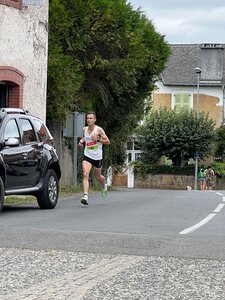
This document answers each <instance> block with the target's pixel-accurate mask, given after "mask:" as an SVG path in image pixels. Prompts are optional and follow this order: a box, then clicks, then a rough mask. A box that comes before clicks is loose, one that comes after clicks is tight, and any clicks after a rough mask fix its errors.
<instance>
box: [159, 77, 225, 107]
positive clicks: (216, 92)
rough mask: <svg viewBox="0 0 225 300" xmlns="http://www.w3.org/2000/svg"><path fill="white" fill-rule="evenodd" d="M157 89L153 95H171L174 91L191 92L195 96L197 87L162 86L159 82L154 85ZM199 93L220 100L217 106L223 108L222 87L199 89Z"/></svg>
mask: <svg viewBox="0 0 225 300" xmlns="http://www.w3.org/2000/svg"><path fill="white" fill-rule="evenodd" d="M156 85H157V87H158V89H157V90H156V91H154V93H167V94H171V93H173V92H175V91H179V90H180V91H189V92H190V91H192V93H193V94H197V86H196V87H194V86H193V87H190V86H187V87H185V86H181V87H178V86H176V87H175V86H164V85H163V84H162V83H161V82H159V81H158V82H157V83H156ZM199 93H200V94H204V95H208V96H213V97H218V98H219V99H220V102H219V103H218V104H217V106H223V89H222V87H201V86H200V88H199Z"/></svg>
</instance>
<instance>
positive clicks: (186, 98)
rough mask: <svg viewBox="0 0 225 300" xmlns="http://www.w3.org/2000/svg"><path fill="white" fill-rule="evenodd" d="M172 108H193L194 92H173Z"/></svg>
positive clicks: (178, 109)
mask: <svg viewBox="0 0 225 300" xmlns="http://www.w3.org/2000/svg"><path fill="white" fill-rule="evenodd" d="M172 109H175V110H177V111H180V110H181V109H193V93H189V92H188V93H187V92H176V93H173V94H172Z"/></svg>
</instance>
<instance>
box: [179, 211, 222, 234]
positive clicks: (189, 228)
mask: <svg viewBox="0 0 225 300" xmlns="http://www.w3.org/2000/svg"><path fill="white" fill-rule="evenodd" d="M215 215H216V214H215V213H212V214H209V215H208V216H207V217H206V218H205V219H203V220H201V221H200V222H199V223H197V224H195V225H194V226H191V227H188V228H186V229H184V230H182V231H181V232H180V234H188V233H191V232H194V231H195V230H196V229H198V228H199V227H201V226H203V225H205V224H206V223H208V222H209V221H210V220H212V218H214V217H215Z"/></svg>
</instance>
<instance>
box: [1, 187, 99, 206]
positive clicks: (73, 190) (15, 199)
mask: <svg viewBox="0 0 225 300" xmlns="http://www.w3.org/2000/svg"><path fill="white" fill-rule="evenodd" d="M100 190H101V187H100V185H99V184H91V188H90V192H96V191H100ZM82 192H83V189H82V185H81V184H79V185H77V186H61V187H60V190H59V198H63V197H69V196H73V195H76V194H79V193H82ZM36 202H37V199H36V197H34V196H29V195H27V196H24V195H12V196H5V199H4V204H5V205H7V204H8V205H10V204H25V203H36Z"/></svg>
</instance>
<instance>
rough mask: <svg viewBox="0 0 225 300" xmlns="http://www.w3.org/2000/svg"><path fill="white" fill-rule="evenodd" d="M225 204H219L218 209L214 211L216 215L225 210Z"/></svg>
mask: <svg viewBox="0 0 225 300" xmlns="http://www.w3.org/2000/svg"><path fill="white" fill-rule="evenodd" d="M224 206H225V204H218V205H217V207H216V208H215V209H214V211H213V212H214V213H218V212H220V211H221V210H222V209H223V208H224Z"/></svg>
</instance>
